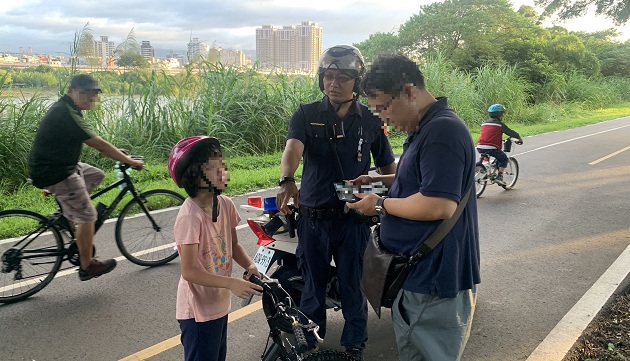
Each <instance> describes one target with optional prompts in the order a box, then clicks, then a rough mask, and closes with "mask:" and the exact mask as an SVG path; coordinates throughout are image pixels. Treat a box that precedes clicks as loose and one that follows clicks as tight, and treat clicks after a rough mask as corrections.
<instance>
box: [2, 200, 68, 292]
mask: <svg viewBox="0 0 630 361" xmlns="http://www.w3.org/2000/svg"><path fill="white" fill-rule="evenodd" d="M64 256H65V252H64V245H63V239H62V238H61V234H60V233H59V231H58V230H57V229H56V228H55V227H54V226H52V225H51V224H50V222H49V221H48V219H47V218H45V217H44V216H42V215H41V214H39V213H35V212H31V211H25V210H7V211H1V212H0V303H11V302H16V301H21V300H23V299H25V298H27V297H30V296H32V295H34V294H35V293H37V292H39V291H41V290H42V289H43V288H44V287H46V285H48V284H49V283H50V281H52V280H53V278H55V274H56V273H57V271H59V267H61V263H62V262H63V259H64Z"/></svg>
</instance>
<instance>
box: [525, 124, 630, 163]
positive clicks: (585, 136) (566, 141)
mask: <svg viewBox="0 0 630 361" xmlns="http://www.w3.org/2000/svg"><path fill="white" fill-rule="evenodd" d="M626 127H630V124H628V125H622V126H620V127H617V128H612V129H608V130H602V131H601V132H596V133H591V134H586V135H582V136H580V137H575V138H571V139H567V140H563V141H561V142H556V143H552V144H548V145H544V146H542V147H538V148H535V149H531V150H528V151H526V152H523V153H518V154H514V155H515V156H517V155H523V154H527V153H531V152H535V151H537V150H541V149H545V148H549V147H553V146H556V145H560V144H564V143H568V142H572V141H574V140H580V139H584V138H588V137H592V136H594V135H599V134H604V133H608V132H612V131H613V130H618V129H622V128H626Z"/></svg>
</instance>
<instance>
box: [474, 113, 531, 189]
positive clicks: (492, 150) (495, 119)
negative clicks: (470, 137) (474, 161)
mask: <svg viewBox="0 0 630 361" xmlns="http://www.w3.org/2000/svg"><path fill="white" fill-rule="evenodd" d="M505 110H506V109H505V107H504V106H503V105H501V104H492V105H491V106H490V107H489V108H488V115H489V116H490V119H489V120H487V121H485V122H484V123H483V124H482V125H481V134H479V140H477V151H478V152H479V153H485V154H488V155H490V156H491V157H494V158H496V160H497V163H498V165H499V174H498V175H497V177H496V178H495V179H494V182H495V183H497V184H499V185H501V186H505V185H506V184H505V182H504V181H503V171H505V168H506V167H507V165H508V156H507V155H506V154H505V153H504V152H503V150H502V149H501V148H502V145H503V134H506V135H508V136H510V137H512V138H517V140H516V141H515V142H516V144H523V139H522V138H521V136H520V135H519V134H518V133H517V132H515V131H514V130H512V129H510V127H508V126H507V125H505V123H503V116H504V114H505Z"/></svg>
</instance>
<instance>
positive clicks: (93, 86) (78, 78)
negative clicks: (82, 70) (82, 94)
mask: <svg viewBox="0 0 630 361" xmlns="http://www.w3.org/2000/svg"><path fill="white" fill-rule="evenodd" d="M70 86H71V87H72V88H73V89H76V90H97V91H98V92H99V93H101V92H102V90H101V87H100V85H98V81H96V79H94V77H93V76H91V75H90V74H79V75H75V76H74V78H72V80H70Z"/></svg>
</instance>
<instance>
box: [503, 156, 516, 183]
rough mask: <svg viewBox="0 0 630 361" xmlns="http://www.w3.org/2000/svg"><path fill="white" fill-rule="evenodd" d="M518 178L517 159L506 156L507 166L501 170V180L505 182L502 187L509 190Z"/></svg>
mask: <svg viewBox="0 0 630 361" xmlns="http://www.w3.org/2000/svg"><path fill="white" fill-rule="evenodd" d="M517 179H518V161H517V160H516V158H514V157H509V158H508V166H507V168H505V171H504V172H503V181H504V182H505V186H503V188H504V189H506V190H510V189H512V188H514V185H515V184H516V180H517Z"/></svg>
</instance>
